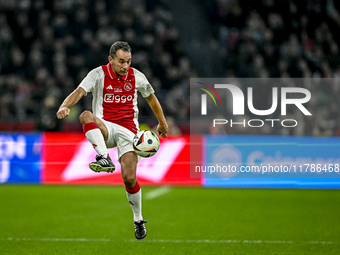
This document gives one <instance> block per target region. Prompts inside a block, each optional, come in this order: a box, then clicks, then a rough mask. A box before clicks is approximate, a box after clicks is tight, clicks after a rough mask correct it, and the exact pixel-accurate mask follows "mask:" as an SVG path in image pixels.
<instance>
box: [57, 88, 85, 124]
mask: <svg viewBox="0 0 340 255" xmlns="http://www.w3.org/2000/svg"><path fill="white" fill-rule="evenodd" d="M85 94H86V91H85V90H84V89H83V88H81V87H78V88H76V89H75V90H74V91H73V92H72V93H71V94H70V95H68V97H66V99H65V100H64V102H63V103H62V104H61V105H60V107H59V110H58V112H57V117H58V119H64V118H66V117H67V116H68V115H69V114H70V107H71V106H73V105H75V104H76V103H78V101H79V100H80V98H82V97H83V96H84V95H85Z"/></svg>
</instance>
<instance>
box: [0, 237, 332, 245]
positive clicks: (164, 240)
mask: <svg viewBox="0 0 340 255" xmlns="http://www.w3.org/2000/svg"><path fill="white" fill-rule="evenodd" d="M0 241H17V242H21V241H34V242H117V241H119V242H120V241H124V242H140V241H137V240H136V239H121V240H117V239H109V238H21V237H8V238H0ZM142 242H147V243H210V244H218V243H221V244H222V243H224V244H226V243H230V244H232V243H238V244H293V243H307V244H339V242H331V241H280V240H210V239H202V240H181V239H179V240H172V239H144V240H143V241H142Z"/></svg>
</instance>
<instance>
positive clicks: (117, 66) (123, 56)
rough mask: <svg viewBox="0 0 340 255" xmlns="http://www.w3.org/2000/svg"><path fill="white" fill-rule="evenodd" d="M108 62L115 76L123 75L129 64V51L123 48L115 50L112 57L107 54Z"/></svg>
mask: <svg viewBox="0 0 340 255" xmlns="http://www.w3.org/2000/svg"><path fill="white" fill-rule="evenodd" d="M109 62H110V65H111V69H112V71H113V72H114V73H115V74H116V75H117V76H125V75H126V74H127V72H128V71H129V67H130V65H131V53H130V52H126V51H123V50H117V52H116V55H115V56H114V58H113V57H111V56H109Z"/></svg>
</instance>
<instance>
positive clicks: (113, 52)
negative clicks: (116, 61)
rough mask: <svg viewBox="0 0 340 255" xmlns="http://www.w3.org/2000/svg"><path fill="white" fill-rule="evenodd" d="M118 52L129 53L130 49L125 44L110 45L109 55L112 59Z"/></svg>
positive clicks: (120, 42) (118, 42) (119, 42)
mask: <svg viewBox="0 0 340 255" xmlns="http://www.w3.org/2000/svg"><path fill="white" fill-rule="evenodd" d="M118 50H123V51H125V52H130V53H131V48H130V46H129V44H128V43H127V42H122V41H117V42H115V43H113V44H112V45H111V48H110V51H109V55H110V56H111V57H113V58H114V57H115V55H116V53H117V51H118Z"/></svg>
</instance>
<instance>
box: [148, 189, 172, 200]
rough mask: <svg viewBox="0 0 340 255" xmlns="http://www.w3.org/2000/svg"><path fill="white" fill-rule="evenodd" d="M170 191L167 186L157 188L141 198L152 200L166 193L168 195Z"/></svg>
mask: <svg viewBox="0 0 340 255" xmlns="http://www.w3.org/2000/svg"><path fill="white" fill-rule="evenodd" d="M170 190H171V187H169V186H161V187H159V188H156V189H153V190H151V191H149V192H148V193H146V194H145V195H143V196H144V199H145V200H152V199H155V198H158V197H160V196H163V195H165V194H166V193H169V192H170Z"/></svg>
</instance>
